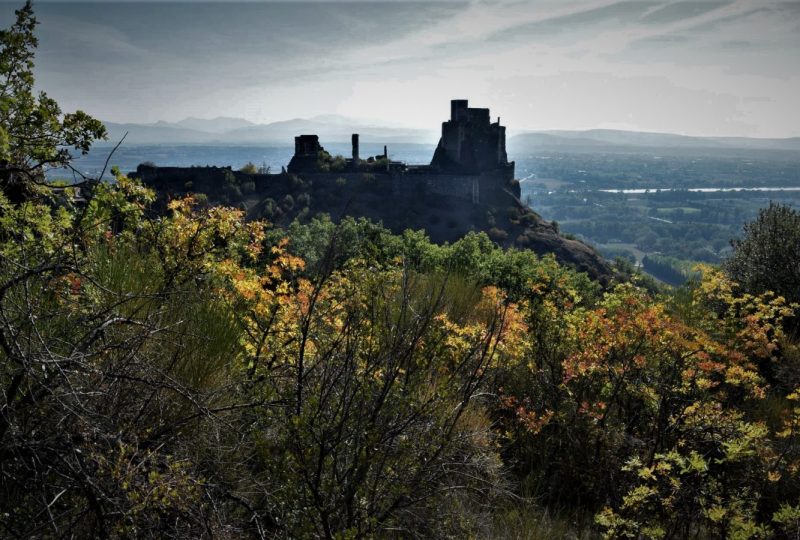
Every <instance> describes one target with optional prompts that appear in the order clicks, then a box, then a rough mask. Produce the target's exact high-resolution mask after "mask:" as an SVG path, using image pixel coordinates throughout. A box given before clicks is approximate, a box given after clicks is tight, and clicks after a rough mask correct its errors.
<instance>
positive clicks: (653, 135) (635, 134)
mask: <svg viewBox="0 0 800 540" xmlns="http://www.w3.org/2000/svg"><path fill="white" fill-rule="evenodd" d="M106 127H107V128H108V131H109V140H110V141H118V140H119V139H121V138H122V136H123V135H124V134H125V133H127V134H128V135H127V137H126V141H127V142H128V143H129V144H222V145H225V144H269V145H280V146H291V145H292V144H293V143H294V137H295V136H297V135H305V134H315V135H319V137H320V141H322V142H323V144H324V143H326V142H327V143H335V142H349V141H350V135H351V134H352V133H359V134H360V135H361V137H362V140H365V141H366V140H373V141H375V142H381V143H421V144H436V141H437V140H438V135H437V133H436V132H435V131H434V130H432V129H419V128H411V127H400V126H389V125H381V124H380V123H379V121H377V120H362V119H354V118H349V117H346V116H340V115H333V114H327V115H318V116H314V117H311V118H291V119H287V120H279V121H275V122H270V123H267V124H259V123H254V122H251V121H248V120H245V119H242V118H233V117H224V116H220V117H216V118H210V119H204V118H194V117H189V118H185V119H183V120H179V121H177V122H165V121H159V122H154V123H150V124H139V123H116V122H106ZM509 147H513V148H521V149H523V150H526V149H528V148H529V147H534V148H542V149H547V150H568V151H581V150H587V151H598V150H603V149H607V150H614V149H617V150H620V149H633V150H645V149H659V148H673V149H681V150H692V149H701V148H702V149H716V150H726V151H727V150H735V149H743V150H768V151H772V150H779V151H789V152H800V137H786V138H756V137H733V136H732V137H719V136H694V135H682V134H675V133H661V132H646V131H628V130H615V129H588V130H516V131H512V132H511V136H510V138H509Z"/></svg>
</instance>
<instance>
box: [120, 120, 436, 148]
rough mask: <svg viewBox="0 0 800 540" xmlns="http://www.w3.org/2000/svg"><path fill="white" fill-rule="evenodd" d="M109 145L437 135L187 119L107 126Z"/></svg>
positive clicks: (348, 124) (350, 125)
mask: <svg viewBox="0 0 800 540" xmlns="http://www.w3.org/2000/svg"><path fill="white" fill-rule="evenodd" d="M105 125H106V128H107V129H108V132H109V141H110V142H111V141H114V142H115V141H119V140H120V139H121V138H122V136H123V135H124V134H125V133H126V132H127V133H128V136H127V137H126V139H125V142H126V144H258V145H278V146H292V145H294V138H295V136H297V135H304V134H316V135H319V138H320V142H321V143H322V144H323V146H324V145H325V143H326V142H328V143H330V142H345V141H346V142H350V136H351V135H352V134H353V133H358V134H359V135H360V137H361V140H362V141H365V142H367V141H369V142H373V143H381V144H382V143H399V142H415V143H430V144H435V143H436V141H437V140H438V131H433V130H424V129H409V128H401V127H387V126H381V125H378V124H376V123H373V122H365V121H363V120H355V119H352V118H347V117H344V116H337V115H323V116H316V117H314V118H309V119H305V118H295V119H292V120H284V121H281V122H272V123H270V124H254V123H252V122H248V121H247V120H243V119H241V118H226V117H220V118H214V119H210V120H206V119H201V118H187V119H185V120H181V121H180V122H156V123H154V124H117V123H114V122H105Z"/></svg>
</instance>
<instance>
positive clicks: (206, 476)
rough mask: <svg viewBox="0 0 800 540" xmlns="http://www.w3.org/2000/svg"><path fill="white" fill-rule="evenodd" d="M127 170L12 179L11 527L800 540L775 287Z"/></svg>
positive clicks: (3, 232)
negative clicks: (656, 290)
mask: <svg viewBox="0 0 800 540" xmlns="http://www.w3.org/2000/svg"><path fill="white" fill-rule="evenodd" d="M26 16H27V15H26V14H25V11H23V12H22V14H21V15H20V17H21V18H23V19H24V17H26ZM32 30H33V24H30V25H29V30H27V31H28V32H30V31H32ZM8 39H9V38H8V37H7V35H6V34H4V35H3V42H2V46H3V54H4V55H5V54H7V51H8V50H9V49H8V47H9V45H8V44H7V40H8ZM59 121H62V120H59ZM4 128H5V126H4ZM54 144H55V143H54ZM34 172H35V171H34ZM115 172H116V181H115V182H113V183H108V184H106V183H87V184H86V186H84V188H83V189H82V193H81V195H82V196H81V197H80V198H78V197H76V196H75V195H76V193H75V191H74V189H73V188H62V189H59V190H54V189H52V188H51V186H47V185H40V184H39V183H38V182H34V181H33V180H30V181H25V179H23V180H21V181H22V182H24V185H22V187H23V188H24V189H18V187H19V186H16V185H15V186H11V185H10V184H6V185H4V186H3V189H2V190H0V320H2V324H0V389H2V392H0V531H2V535H3V536H8V537H63V536H72V537H181V538H185V537H209V538H216V537H256V538H264V537H270V538H307V537H323V538H364V537H375V536H380V537H385V536H388V537H392V536H396V537H434V538H439V537H444V538H447V537H452V538H463V537H494V538H497V537H509V538H518V537H527V536H528V535H531V534H538V535H540V536H541V537H544V538H547V537H554V536H558V535H561V536H564V535H566V534H568V533H570V534H575V535H582V536H590V535H598V536H599V535H602V536H605V537H607V538H686V537H701V538H724V537H729V538H769V537H782V538H792V537H796V536H797V535H798V534H800V481H799V480H800V478H798V476H800V439H799V437H800V403H798V402H800V349H798V343H797V341H796V340H795V338H794V337H793V336H792V335H790V333H789V332H787V331H786V323H787V321H788V320H789V318H791V317H792V315H793V313H794V310H795V309H796V308H797V306H796V305H794V304H789V303H787V301H786V300H785V299H784V298H783V297H781V296H777V295H775V294H774V293H773V292H771V291H755V290H750V291H748V290H744V289H742V288H741V287H740V286H739V285H738V284H737V283H736V282H734V281H732V280H731V278H730V277H728V276H727V275H726V274H725V273H723V272H722V271H721V270H719V269H715V268H713V267H704V268H702V269H701V276H700V277H699V278H698V280H697V281H695V282H692V283H691V284H690V285H688V286H686V287H684V288H682V289H679V290H677V291H675V292H674V293H672V294H664V295H653V294H650V293H648V292H647V291H645V290H643V289H641V288H639V287H637V286H636V285H635V284H633V283H620V284H617V285H616V286H610V287H607V288H605V289H603V288H601V287H600V286H599V285H598V284H597V283H596V282H594V281H592V280H590V279H589V278H588V277H587V276H586V275H585V274H583V273H578V272H576V271H575V270H573V269H570V268H568V267H565V266H562V265H560V264H559V263H558V262H556V259H555V258H554V257H553V256H552V255H549V256H538V255H536V254H534V253H533V252H531V251H527V250H518V249H507V250H504V249H501V248H499V247H497V245H496V244H494V243H493V242H492V241H491V239H490V238H489V237H488V236H487V235H485V234H482V233H474V234H470V235H467V236H466V237H464V238H462V239H460V240H457V241H455V242H453V243H451V244H449V245H438V244H434V243H432V242H430V241H429V240H428V239H427V238H426V237H425V235H424V234H423V233H420V232H410V231H409V232H405V233H403V234H402V235H396V234H392V233H391V232H389V231H388V230H386V229H384V228H383V227H380V226H377V225H374V224H372V223H370V222H369V221H367V220H353V219H349V220H343V221H342V222H341V223H340V224H334V223H332V222H331V221H330V220H326V219H324V218H317V219H312V220H309V221H308V222H307V223H300V222H296V223H294V224H291V225H290V226H289V227H288V228H278V227H275V226H273V225H270V224H269V223H267V222H265V221H258V220H255V221H253V220H251V221H245V215H244V212H243V211H241V210H238V209H233V208H225V207H218V206H209V205H207V204H202V203H200V202H199V201H198V200H197V199H195V198H192V197H188V196H187V197H181V198H176V199H174V200H172V201H171V202H169V204H168V208H167V212H166V214H163V213H161V212H153V211H152V205H153V202H154V200H155V197H156V194H155V193H154V192H153V191H151V190H149V189H147V188H145V187H144V186H142V185H141V184H140V183H138V182H136V181H132V180H130V179H128V178H126V177H125V176H123V175H121V174H119V172H118V171H115ZM34 177H35V175H34ZM12 193H13V194H23V195H24V196H21V197H19V199H18V200H15V199H12V197H11V196H10V194H12ZM750 230H752V229H750ZM544 510H546V512H547V514H548V515H550V516H553V515H555V516H557V517H556V518H552V517H550V518H544V517H542V516H543V513H544ZM558 516H563V518H561V517H558ZM532 531H533V532H532Z"/></svg>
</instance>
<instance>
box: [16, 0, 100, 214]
mask: <svg viewBox="0 0 800 540" xmlns="http://www.w3.org/2000/svg"><path fill="white" fill-rule="evenodd" d="M16 16H17V19H16V22H15V23H14V24H13V25H12V26H11V28H9V29H7V30H2V31H0V189H2V191H3V192H4V193H5V194H6V196H7V197H9V198H10V199H11V200H12V201H19V200H22V199H24V198H26V197H28V196H30V195H31V194H32V193H33V192H34V191H36V190H35V187H36V186H40V185H43V181H44V171H45V170H46V169H47V168H50V167H64V166H67V165H69V163H70V161H71V159H72V154H71V153H70V148H72V149H74V150H78V151H80V152H81V153H82V154H85V153H87V152H88V151H89V148H90V146H91V143H92V141H93V140H94V139H99V138H104V137H105V136H106V130H105V127H104V126H103V125H102V124H101V123H100V122H99V121H98V120H95V119H94V118H92V117H91V116H89V115H88V114H86V113H85V112H83V111H76V112H74V113H68V114H64V113H62V111H61V109H60V108H59V106H58V104H57V103H56V102H55V100H53V99H51V98H50V97H48V96H47V94H46V93H44V92H39V93H38V95H37V94H35V93H34V91H33V86H34V77H33V66H34V62H33V58H34V49H35V48H36V45H37V42H38V41H37V38H36V36H35V34H34V30H35V28H36V24H37V23H36V18H35V17H34V14H33V8H32V5H31V2H30V0H29V1H28V2H26V4H25V5H24V6H23V7H22V8H21V9H19V10H17V11H16Z"/></svg>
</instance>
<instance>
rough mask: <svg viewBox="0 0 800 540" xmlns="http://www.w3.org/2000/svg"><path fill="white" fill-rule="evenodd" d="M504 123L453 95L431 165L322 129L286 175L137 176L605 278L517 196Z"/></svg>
mask: <svg viewBox="0 0 800 540" xmlns="http://www.w3.org/2000/svg"><path fill="white" fill-rule="evenodd" d="M505 129H506V128H505V126H501V125H500V123H499V120H498V121H497V122H494V123H493V122H491V119H490V116H489V110H488V109H482V108H472V107H469V106H468V104H467V101H466V100H453V102H452V104H451V115H450V119H449V120H447V121H445V122H443V123H442V135H441V138H440V140H439V144H438V146H437V148H436V150H435V152H434V155H433V158H432V160H431V162H430V164H429V165H409V164H406V163H404V162H400V161H393V160H392V159H391V158H390V157H389V155H388V151H387V149H386V147H384V151H383V154H381V155H377V156H369V157H365V158H363V159H362V156H361V155H360V144H359V134H351V142H352V156H351V157H349V158H345V157H342V156H331V155H330V154H329V153H328V152H327V151H326V150H325V149H324V147H323V146H322V145H321V144H320V142H319V140H320V138H319V136H318V135H300V136H297V137H295V153H294V156H293V157H292V159H291V161H290V162H289V164H288V167H287V168H286V169H285V170H284V171H282V172H281V173H280V174H270V173H269V171H266V170H263V171H256V170H253V169H250V170H245V171H234V170H233V169H232V168H231V167H188V168H187V167H157V166H154V165H140V166H139V167H138V168H137V170H136V172H134V173H131V174H132V176H134V177H138V178H141V179H142V180H143V181H145V182H146V183H147V184H149V185H151V186H152V187H154V188H156V190H157V191H158V192H159V193H160V194H161V197H162V200H163V201H166V200H168V199H170V198H173V197H178V196H182V195H184V194H187V193H199V194H201V196H202V197H204V198H205V199H206V200H207V201H208V202H209V203H210V204H226V205H238V206H241V207H242V208H244V209H245V210H246V211H247V216H248V218H250V219H259V218H263V219H267V220H269V221H271V222H273V223H276V224H279V225H285V224H288V223H290V222H291V221H293V220H295V219H299V220H301V221H303V220H307V219H310V218H311V217H313V216H315V215H318V214H328V215H330V216H331V218H332V219H334V220H339V219H341V218H343V217H344V216H353V217H365V218H368V219H370V220H372V221H374V222H379V223H382V224H383V225H384V226H386V227H387V228H389V229H390V230H392V231H393V232H396V233H400V232H402V231H404V230H406V229H414V230H424V231H425V232H426V233H427V234H428V235H429V237H430V238H431V240H433V241H434V242H437V243H444V242H450V243H452V242H455V241H456V240H458V239H459V238H461V237H463V236H464V235H466V234H468V233H469V232H471V231H475V232H480V231H483V232H486V233H487V234H488V235H489V237H490V238H491V239H492V240H493V241H495V242H496V243H498V244H499V245H501V246H503V247H516V248H521V249H530V250H532V251H534V252H536V253H538V254H540V255H543V254H546V253H553V254H554V255H555V256H556V257H557V258H558V260H560V261H561V262H563V263H565V264H569V265H570V266H572V267H574V268H576V269H578V270H580V271H583V272H586V273H587V274H588V275H589V276H590V277H592V278H593V279H595V280H598V281H600V282H602V283H607V282H609V280H610V279H611V276H612V271H611V269H610V268H609V266H608V265H607V264H606V262H605V261H604V260H603V259H602V257H600V255H598V254H597V252H596V251H594V249H592V248H591V247H589V246H588V245H586V244H584V243H582V242H579V241H577V240H573V239H570V238H565V237H563V236H561V235H560V234H559V231H558V228H557V226H556V225H555V224H553V223H551V222H547V221H545V220H543V219H542V218H541V217H540V216H539V215H538V214H536V213H535V212H534V211H533V210H531V209H530V208H529V207H527V206H526V205H525V204H523V203H522V202H521V201H520V186H519V182H518V181H517V180H515V178H514V166H515V164H514V162H513V161H512V162H509V161H508V158H507V154H506V149H505V138H506V135H505Z"/></svg>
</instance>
